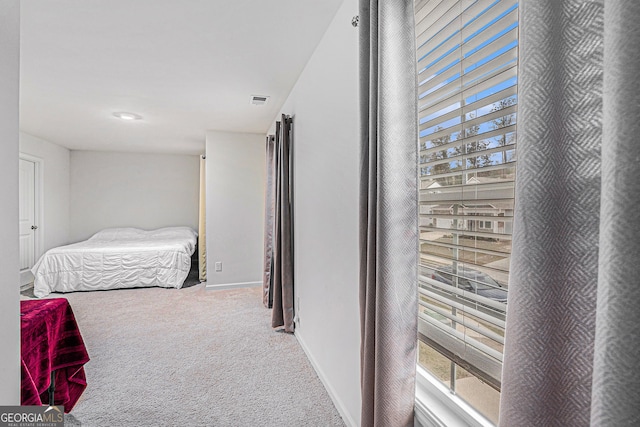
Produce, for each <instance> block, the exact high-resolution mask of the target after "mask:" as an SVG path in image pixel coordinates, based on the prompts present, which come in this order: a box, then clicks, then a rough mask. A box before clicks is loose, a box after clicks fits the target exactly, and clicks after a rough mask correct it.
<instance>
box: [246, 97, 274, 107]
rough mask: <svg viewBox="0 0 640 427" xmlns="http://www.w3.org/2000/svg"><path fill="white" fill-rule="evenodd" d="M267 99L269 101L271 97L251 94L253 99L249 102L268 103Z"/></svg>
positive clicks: (255, 103)
mask: <svg viewBox="0 0 640 427" xmlns="http://www.w3.org/2000/svg"><path fill="white" fill-rule="evenodd" d="M267 101H269V97H268V96H264V95H251V101H249V103H250V104H251V105H264V104H266V103H267Z"/></svg>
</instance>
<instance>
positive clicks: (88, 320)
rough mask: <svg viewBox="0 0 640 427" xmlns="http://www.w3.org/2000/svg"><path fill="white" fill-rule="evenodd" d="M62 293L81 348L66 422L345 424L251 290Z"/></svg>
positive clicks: (257, 293) (293, 343) (291, 340)
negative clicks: (80, 379)
mask: <svg viewBox="0 0 640 427" xmlns="http://www.w3.org/2000/svg"><path fill="white" fill-rule="evenodd" d="M51 297H64V298H67V299H68V300H69V302H70V303H71V306H72V308H73V311H74V313H75V315H76V319H77V321H78V324H79V326H80V330H81V332H82V335H83V337H84V340H85V344H86V347H87V349H88V351H89V356H90V357H91V361H90V362H89V363H88V364H87V365H86V367H85V369H86V374H87V382H88V387H87V389H86V390H85V392H84V394H83V396H82V397H81V399H80V401H79V402H78V404H77V405H76V407H75V408H74V410H73V411H72V413H71V414H70V415H69V416H67V417H66V425H67V426H78V425H82V426H105V427H106V426H109V427H112V426H114V427H118V426H343V425H344V423H343V421H342V419H341V418H340V415H339V414H338V412H337V411H336V409H335V407H334V406H333V403H332V402H331V399H330V398H329V396H328V394H327V392H326V390H325V389H324V387H323V386H322V384H321V382H320V380H319V379H318V377H317V375H316V373H315V371H314V370H313V368H312V367H311V365H310V364H309V361H308V359H307V358H306V356H305V354H304V352H303V350H302V348H301V347H300V345H299V344H298V342H297V340H296V338H295V337H294V336H293V335H290V334H286V333H282V332H276V331H274V330H273V329H271V327H270V315H271V311H270V310H267V309H265V308H264V307H263V306H262V304H261V296H260V289H259V288H247V289H237V290H227V291H207V290H205V289H204V287H203V285H196V286H193V287H189V288H186V289H179V290H177V289H161V288H146V289H130V290H114V291H102V292H77V293H71V294H52V295H51Z"/></svg>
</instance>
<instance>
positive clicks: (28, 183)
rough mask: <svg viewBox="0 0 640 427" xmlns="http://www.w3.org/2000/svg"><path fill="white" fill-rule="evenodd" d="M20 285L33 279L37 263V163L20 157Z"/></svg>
mask: <svg viewBox="0 0 640 427" xmlns="http://www.w3.org/2000/svg"><path fill="white" fill-rule="evenodd" d="M19 188H20V190H19V191H20V285H21V286H22V285H25V284H27V283H30V282H31V281H32V280H33V275H32V274H31V267H33V265H34V264H35V263H36V233H35V231H36V230H37V228H38V224H36V191H35V190H36V165H35V163H34V162H30V161H28V160H24V159H20V184H19Z"/></svg>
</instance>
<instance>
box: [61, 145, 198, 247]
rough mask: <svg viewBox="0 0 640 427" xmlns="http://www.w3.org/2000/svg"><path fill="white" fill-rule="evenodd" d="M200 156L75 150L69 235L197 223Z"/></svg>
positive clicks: (76, 238) (77, 237)
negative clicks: (111, 229)
mask: <svg viewBox="0 0 640 427" xmlns="http://www.w3.org/2000/svg"><path fill="white" fill-rule="evenodd" d="M199 186H200V164H199V158H198V156H188V155H173V154H136V153H116V152H97V151H71V196H70V209H69V211H70V218H71V225H70V240H71V241H79V240H84V239H87V238H89V237H90V236H91V235H92V234H94V233H95V232H97V231H99V230H101V229H103V228H108V227H138V228H143V229H152V228H159V227H169V226H182V225H185V226H189V227H192V228H193V229H195V230H197V229H198V199H199Z"/></svg>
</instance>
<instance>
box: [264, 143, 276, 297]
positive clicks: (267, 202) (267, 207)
mask: <svg viewBox="0 0 640 427" xmlns="http://www.w3.org/2000/svg"><path fill="white" fill-rule="evenodd" d="M265 147H266V168H265V170H266V173H267V176H266V179H265V192H264V194H265V197H264V264H263V271H262V303H263V304H264V306H265V307H267V308H271V307H273V287H272V286H271V275H272V274H273V225H274V215H275V209H276V205H275V200H276V199H275V193H276V185H275V184H276V179H275V171H276V169H277V168H276V160H277V156H276V152H277V149H276V137H275V135H269V136H267V140H266V144H265Z"/></svg>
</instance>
